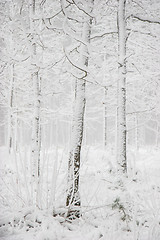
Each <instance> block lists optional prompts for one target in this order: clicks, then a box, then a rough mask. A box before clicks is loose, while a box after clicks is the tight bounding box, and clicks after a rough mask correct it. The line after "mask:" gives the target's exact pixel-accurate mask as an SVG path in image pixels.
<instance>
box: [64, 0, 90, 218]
mask: <svg viewBox="0 0 160 240" xmlns="http://www.w3.org/2000/svg"><path fill="white" fill-rule="evenodd" d="M92 2H93V1H92ZM91 23H92V19H90V18H88V20H87V21H86V22H85V23H84V24H83V34H82V38H83V40H84V42H86V43H89V42H90V33H91ZM80 54H81V59H80V60H81V65H84V66H86V67H87V66H88V60H89V59H88V48H87V46H86V45H85V44H82V45H81V52H80ZM75 91H76V92H75V104H74V113H73V122H72V134H71V150H70V154H69V162H68V187H67V199H66V206H67V207H68V217H69V218H70V219H74V218H76V217H78V218H79V217H80V206H81V200H80V194H79V171H80V162H81V147H82V139H83V128H84V112H85V103H86V99H85V78H82V79H77V81H76V88H75Z"/></svg>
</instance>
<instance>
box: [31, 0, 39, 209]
mask: <svg viewBox="0 0 160 240" xmlns="http://www.w3.org/2000/svg"><path fill="white" fill-rule="evenodd" d="M30 3H31V4H30V28H31V34H32V40H33V43H32V56H31V64H32V66H35V70H34V71H33V72H32V81H33V88H34V116H33V124H32V178H33V189H32V190H33V192H32V194H33V203H34V204H35V205H36V206H39V197H38V192H39V178H40V148H41V128H40V107H41V102H40V98H41V86H40V78H39V76H38V69H37V66H36V62H37V46H36V26H35V19H34V18H35V12H36V0H31V2H30Z"/></svg>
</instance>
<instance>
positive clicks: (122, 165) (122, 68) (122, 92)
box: [117, 0, 127, 173]
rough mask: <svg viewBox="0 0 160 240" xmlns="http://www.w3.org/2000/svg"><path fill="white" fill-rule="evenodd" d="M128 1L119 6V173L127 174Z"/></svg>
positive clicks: (121, 0)
mask: <svg viewBox="0 0 160 240" xmlns="http://www.w3.org/2000/svg"><path fill="white" fill-rule="evenodd" d="M125 6H126V0H119V4H118V16H117V24H118V55H119V56H118V116H117V117H118V119H117V124H118V125H117V129H118V136H117V141H118V142H117V147H118V171H120V172H122V173H126V172H127V159H126V20H125Z"/></svg>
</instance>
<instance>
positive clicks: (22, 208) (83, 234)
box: [0, 147, 160, 240]
mask: <svg viewBox="0 0 160 240" xmlns="http://www.w3.org/2000/svg"><path fill="white" fill-rule="evenodd" d="M0 154H1V155H0V159H1V166H0V171H1V175H0V181H1V188H0V208H1V214H0V226H1V227H0V235H1V237H0V239H2V240H13V239H14V240H20V239H22V240H25V239H31V240H32V239H33V240H55V239H58V240H61V239H64V240H69V239H74V240H75V239H76V240H83V239H84V240H98V239H101V240H104V239H108V240H115V239H116V240H118V239H120V240H132V239H133V240H158V239H160V185H159V182H160V175H159V172H160V161H159V155H160V152H159V151H157V150H155V149H141V150H140V151H139V152H138V153H137V154H135V151H134V149H130V150H129V153H128V160H129V164H128V172H129V177H128V178H124V179H122V180H121V181H122V182H121V183H120V182H119V179H118V178H117V174H116V168H115V166H116V165H115V156H114V151H113V150H112V149H111V148H110V149H107V150H106V151H104V150H101V149H99V148H95V147H85V148H84V149H83V155H82V164H81V173H80V174H81V184H80V192H81V200H82V218H81V219H78V220H75V221H74V222H73V223H70V222H68V221H66V218H65V210H66V209H65V208H64V205H65V189H66V169H67V150H65V149H62V148H53V149H49V150H48V151H46V152H43V154H42V159H43V160H42V166H43V174H42V179H41V188H42V192H41V208H42V210H35V209H34V208H33V206H32V204H31V202H30V197H31V196H30V184H31V182H30V177H29V168H30V165H29V164H30V162H29V158H30V154H29V151H28V150H27V149H23V151H21V153H17V155H16V156H15V154H14V153H12V155H11V157H10V158H9V156H8V155H7V154H6V149H5V148H1V150H0ZM15 157H16V159H15ZM15 160H16V162H17V167H16V164H15ZM21 161H23V162H21ZM24 163H25V166H26V167H25V168H24ZM22 168H23V169H22ZM17 173H18V174H17ZM53 181H54V183H55V184H52V182H53ZM27 189H28V190H27ZM53 205H54V208H53V207H52V206H53ZM53 214H54V217H53Z"/></svg>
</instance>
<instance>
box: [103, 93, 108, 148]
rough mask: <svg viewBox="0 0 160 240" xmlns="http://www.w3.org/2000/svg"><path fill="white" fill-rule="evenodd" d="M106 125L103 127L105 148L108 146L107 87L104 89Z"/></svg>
mask: <svg viewBox="0 0 160 240" xmlns="http://www.w3.org/2000/svg"><path fill="white" fill-rule="evenodd" d="M104 96H105V97H104V117H103V119H104V127H103V135H104V137H103V138H104V140H103V146H104V149H105V148H106V146H107V103H106V100H107V89H104Z"/></svg>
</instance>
